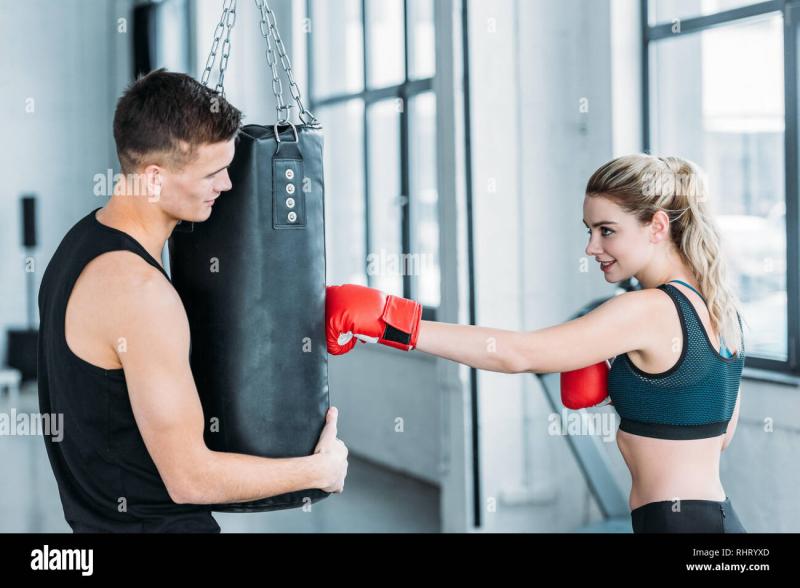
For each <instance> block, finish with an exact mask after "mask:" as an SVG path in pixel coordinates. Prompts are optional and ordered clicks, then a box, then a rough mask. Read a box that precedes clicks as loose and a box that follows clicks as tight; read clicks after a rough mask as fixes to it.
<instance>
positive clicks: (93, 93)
mask: <svg viewBox="0 0 800 588" xmlns="http://www.w3.org/2000/svg"><path fill="white" fill-rule="evenodd" d="M131 4H132V3H131V2H130V1H129V0H114V1H111V2H109V1H105V0H63V1H60V2H58V3H57V4H56V3H53V2H52V1H48V0H31V1H29V2H2V3H0V52H2V54H3V55H4V56H5V58H4V59H9V60H11V62H9V63H6V67H5V68H4V70H5V75H4V76H3V80H2V82H0V117H2V125H0V126H1V127H2V129H3V140H4V145H3V146H2V147H0V151H1V152H2V156H0V177H2V178H3V180H4V181H3V192H2V195H1V196H0V227H2V229H1V230H0V251H2V252H3V256H2V259H1V260H0V284H2V295H0V329H1V330H2V332H3V336H2V339H0V358H2V361H1V362H0V363H4V362H5V358H6V338H5V331H6V330H7V329H8V328H16V327H22V326H24V323H25V320H26V318H25V317H26V316H27V314H26V313H27V311H26V300H25V273H24V266H23V263H24V253H23V250H22V248H21V245H20V244H21V238H22V237H21V234H20V215H21V213H20V210H19V208H20V205H19V196H20V195H21V194H22V193H28V192H33V193H35V194H36V195H37V196H38V203H37V207H38V209H37V216H38V220H39V225H38V236H39V248H38V250H37V251H36V254H35V259H36V266H35V267H36V272H35V273H36V291H37V292H38V289H39V283H40V281H41V277H42V274H43V273H44V269H45V267H46V265H47V262H48V260H49V259H50V256H51V255H52V254H53V252H54V251H55V248H56V246H57V245H58V243H59V242H60V241H61V239H62V237H63V236H64V234H65V233H66V231H67V230H68V229H69V227H70V226H72V225H73V224H74V223H75V222H77V221H78V220H79V219H80V218H81V217H82V216H84V215H85V214H87V213H88V212H89V211H90V210H91V209H93V208H95V207H99V206H102V203H103V200H101V199H98V198H97V197H95V196H94V195H93V193H92V188H93V177H94V175H95V174H97V173H105V170H107V169H108V168H116V166H117V164H116V155H115V152H114V142H113V135H112V128H111V123H112V120H113V117H114V107H115V103H116V99H117V97H118V96H119V94H120V93H121V91H122V89H123V88H124V85H125V83H126V80H127V78H128V76H129V72H130V69H131V66H130V65H129V56H130V51H129V44H130V42H131V40H130V38H131V34H132V32H131V25H132V21H131V20H130V18H128V17H129V16H130V14H129V12H128V11H129V8H130V6H131ZM118 18H128V21H127V23H126V24H127V26H128V32H127V33H124V32H122V33H121V32H118V29H117V26H118V22H117V19H118ZM29 100H32V102H29ZM30 104H32V106H33V111H32V112H27V109H26V107H27V106H28V105H30ZM34 304H35V301H34Z"/></svg>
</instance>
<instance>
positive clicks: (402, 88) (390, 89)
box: [305, 0, 438, 321]
mask: <svg viewBox="0 0 800 588" xmlns="http://www.w3.org/2000/svg"><path fill="white" fill-rule="evenodd" d="M360 1H361V26H362V40H361V41H362V69H363V74H362V77H363V79H362V83H363V89H362V90H361V91H360V92H344V93H336V94H332V95H330V96H326V97H323V98H321V99H320V98H318V96H317V93H316V92H315V91H314V67H315V65H316V64H315V63H314V58H313V56H314V38H313V37H314V28H313V27H312V28H311V32H310V33H309V34H308V35H307V38H306V54H307V55H308V84H307V86H308V90H309V92H308V96H309V104H310V106H309V109H310V110H312V111H317V110H319V109H320V108H325V107H329V106H337V105H340V104H343V103H347V102H349V101H351V100H361V102H362V103H363V105H364V109H363V121H362V124H363V136H362V141H363V145H364V150H363V166H364V167H363V171H364V215H365V217H364V229H365V230H364V239H365V251H366V252H367V254H369V252H370V251H372V247H371V243H372V227H371V223H370V222H369V219H370V198H371V190H370V182H369V172H370V161H369V146H370V140H369V130H370V126H369V125H370V123H369V109H370V106H372V105H373V104H375V103H377V102H381V101H385V100H391V99H399V100H402V104H403V108H402V111H401V112H400V113H399V114H400V121H399V124H400V149H399V151H400V161H399V162H397V164H398V165H399V166H400V174H399V175H400V192H401V196H402V197H403V200H402V203H401V205H400V236H401V251H399V252H398V253H399V254H401V255H406V254H410V253H411V249H412V243H411V208H412V206H413V201H412V198H411V148H412V147H411V141H410V129H411V125H412V121H411V117H412V116H413V114H412V109H411V108H410V104H411V102H412V101H413V99H414V98H416V97H417V96H420V95H422V94H426V93H432V94H433V95H434V97H435V96H436V92H435V90H434V84H433V82H434V78H435V77H436V73H437V72H434V73H433V76H431V77H426V78H419V79H411V77H410V73H411V63H410V52H409V42H410V41H411V40H412V33H411V28H410V24H411V23H410V22H409V18H410V17H411V16H412V13H411V6H410V0H403V39H404V56H403V61H404V76H403V81H402V82H400V83H399V84H395V85H392V86H386V87H381V88H370V86H369V65H370V63H369V32H368V26H369V21H368V19H367V0H360ZM435 1H436V0H433V2H435ZM313 4H314V0H306V3H305V9H306V15H307V16H308V17H309V18H311V19H312V20H313V12H314V7H313ZM435 26H436V22H435V19H434V27H435ZM437 223H438V220H437ZM367 257H368V255H367ZM363 262H364V275H365V276H366V277H367V283H368V284H369V285H370V286H371V287H372V286H373V283H374V280H373V276H370V275H369V273H368V271H367V266H368V261H367V259H366V258H365V259H364V260H363ZM416 277H417V278H419V276H416ZM402 279H403V296H404V297H405V298H413V297H414V291H413V288H412V276H411V275H408V274H407V273H405V272H404V273H403V274H402ZM437 310H438V308H437V307H431V306H423V308H422V318H423V319H424V320H431V321H435V320H436V314H437Z"/></svg>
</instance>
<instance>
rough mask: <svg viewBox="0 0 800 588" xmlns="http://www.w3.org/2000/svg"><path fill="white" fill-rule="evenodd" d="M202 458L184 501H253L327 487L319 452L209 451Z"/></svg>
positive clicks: (219, 502)
mask: <svg viewBox="0 0 800 588" xmlns="http://www.w3.org/2000/svg"><path fill="white" fill-rule="evenodd" d="M198 461H199V462H200V463H198V464H196V465H195V466H194V467H193V468H192V470H193V471H192V474H191V476H190V478H191V480H192V482H190V485H191V487H190V488H185V489H184V492H183V494H182V497H181V502H185V503H191V504H224V503H227V502H249V501H252V500H259V499H261V498H267V497H270V496H277V495H279V494H285V493H287V492H294V491H297V490H306V489H310V488H320V487H323V486H325V482H324V480H323V471H322V468H321V465H320V464H321V456H320V455H319V454H314V455H311V456H308V457H290V458H282V459H273V458H268V457H257V456H252V455H244V454H241V453H223V452H219V451H206V452H204V453H203V455H202V457H200V458H198Z"/></svg>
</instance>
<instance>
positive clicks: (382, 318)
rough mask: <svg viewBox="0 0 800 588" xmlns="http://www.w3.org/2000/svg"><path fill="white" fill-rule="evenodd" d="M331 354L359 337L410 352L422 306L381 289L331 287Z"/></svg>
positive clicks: (328, 330) (350, 345) (328, 318)
mask: <svg viewBox="0 0 800 588" xmlns="http://www.w3.org/2000/svg"><path fill="white" fill-rule="evenodd" d="M325 315H326V316H325V322H326V334H327V339H328V353H330V354H332V355H342V354H344V353H347V352H348V351H350V350H351V349H352V348H353V347H355V345H356V341H357V340H358V339H360V340H362V341H365V342H368V343H382V344H383V345H388V346H389V347H394V348H395V349H402V350H403V351H411V350H412V349H414V347H416V345H417V335H418V334H419V321H420V319H421V318H422V305H421V304H420V303H419V302H415V301H413V300H407V299H405V298H401V297H399V296H391V295H389V296H387V295H386V294H384V293H383V292H381V291H380V290H375V289H373V288H367V287H365V286H356V285H354V284H345V285H344V286H328V288H327V291H326V298H325Z"/></svg>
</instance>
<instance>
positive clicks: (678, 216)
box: [586, 154, 743, 352]
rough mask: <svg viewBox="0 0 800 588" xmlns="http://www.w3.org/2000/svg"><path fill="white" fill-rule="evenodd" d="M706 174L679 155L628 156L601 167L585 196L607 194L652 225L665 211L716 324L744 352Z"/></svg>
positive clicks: (737, 309)
mask: <svg viewBox="0 0 800 588" xmlns="http://www.w3.org/2000/svg"><path fill="white" fill-rule="evenodd" d="M704 176H705V174H704V172H703V170H702V169H701V168H700V167H699V166H698V165H696V164H695V163H693V162H691V161H687V160H685V159H681V158H680V157H655V156H652V155H646V154H635V155H626V156H624V157H619V158H617V159H614V160H613V161H610V162H608V163H606V164H605V165H604V166H602V167H601V168H600V169H598V170H597V171H596V172H594V174H593V175H592V177H591V178H590V179H589V182H588V183H587V185H586V195H587V196H591V197H597V196H603V197H606V198H608V199H610V200H611V201H612V202H615V203H616V204H618V205H619V206H620V207H621V208H622V209H623V210H625V211H626V212H628V213H632V214H634V215H636V218H637V219H638V220H639V221H640V222H641V223H649V222H650V221H651V220H652V219H653V215H654V214H655V213H656V212H658V211H659V210H663V211H664V212H665V213H666V214H667V216H668V217H669V220H670V235H671V238H672V242H673V243H674V245H675V247H676V249H677V251H678V253H679V254H680V255H681V256H682V257H683V258H684V259H685V260H686V262H687V264H688V265H689V267H690V268H691V270H692V273H693V275H694V278H695V280H697V283H698V284H699V285H700V292H701V294H703V296H704V297H705V299H706V304H707V305H708V311H709V314H710V316H711V324H712V326H713V327H714V329H715V330H716V331H717V332H718V333H719V335H720V338H721V339H722V341H724V342H725V345H726V346H727V347H728V349H730V350H731V351H734V350H738V351H739V352H741V350H742V345H743V341H742V332H741V330H740V323H739V315H740V304H739V300H738V298H737V296H736V294H735V293H734V291H733V290H732V289H731V287H730V285H729V284H728V274H727V267H726V264H725V260H724V257H723V255H722V249H721V237H720V232H719V230H718V229H717V226H716V224H715V222H714V219H713V217H712V215H711V213H710V212H709V209H708V206H707V204H708V203H707V200H708V191H707V190H708V189H707V186H706V181H705V177H704Z"/></svg>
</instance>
